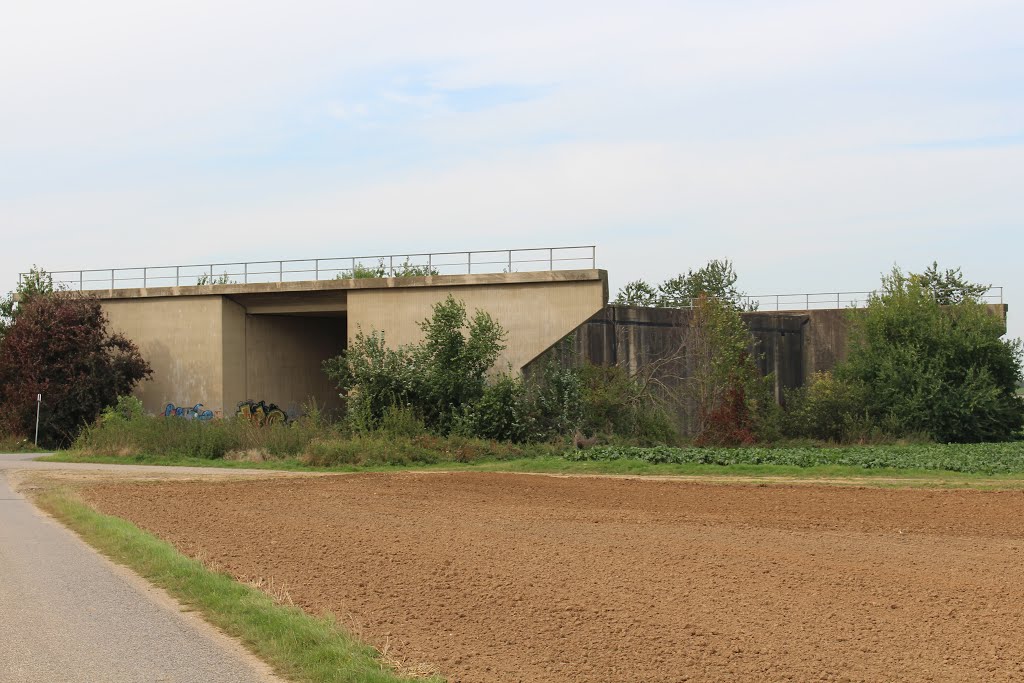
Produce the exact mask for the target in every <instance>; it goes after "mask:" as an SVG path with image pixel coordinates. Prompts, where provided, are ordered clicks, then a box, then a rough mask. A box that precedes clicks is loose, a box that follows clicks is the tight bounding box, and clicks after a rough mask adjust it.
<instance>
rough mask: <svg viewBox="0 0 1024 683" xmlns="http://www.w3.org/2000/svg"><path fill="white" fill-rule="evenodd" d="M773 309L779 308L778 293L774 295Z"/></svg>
mask: <svg viewBox="0 0 1024 683" xmlns="http://www.w3.org/2000/svg"><path fill="white" fill-rule="evenodd" d="M775 310H776V311H778V310H779V295H778V294H776V295H775Z"/></svg>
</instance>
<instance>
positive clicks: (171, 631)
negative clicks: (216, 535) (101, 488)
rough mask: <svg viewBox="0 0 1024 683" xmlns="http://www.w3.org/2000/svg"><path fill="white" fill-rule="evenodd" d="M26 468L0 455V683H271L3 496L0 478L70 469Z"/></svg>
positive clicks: (245, 656) (188, 617)
mask: <svg viewBox="0 0 1024 683" xmlns="http://www.w3.org/2000/svg"><path fill="white" fill-rule="evenodd" d="M28 457H31V456H28ZM25 458H26V456H23V455H21V456H9V455H0V681H3V682H4V683H37V682H38V683H79V682H81V683H122V682H125V683H127V682H132V683H136V682H144V681H145V682H156V681H160V682H161V683H163V682H172V681H173V682H179V681H180V682H181V683H186V682H188V683H195V682H210V683H220V682H224V683H243V682H244V683H248V682H260V683H270V682H275V683H280V680H281V679H279V678H276V677H275V676H273V675H272V674H271V673H270V671H269V669H268V667H266V666H265V665H264V664H262V663H261V662H259V661H258V660H256V659H255V658H254V657H253V656H252V655H251V654H249V653H248V652H247V651H245V650H244V648H242V646H241V645H239V644H238V643H237V642H235V641H233V640H231V639H230V638H228V637H226V636H224V635H223V634H220V633H219V632H217V631H216V630H214V629H213V628H212V627H211V626H209V625H208V624H206V623H205V622H203V621H202V620H201V619H199V618H198V617H197V616H195V615H194V614H191V613H184V612H182V611H180V609H179V608H178V606H177V605H176V604H175V603H174V602H173V601H172V600H171V599H170V598H169V597H168V596H167V595H166V594H165V593H164V592H163V591H161V590H159V589H156V588H154V587H152V586H150V585H149V584H147V583H146V582H145V581H143V580H142V579H140V578H138V577H137V576H135V575H134V574H132V573H130V572H129V571H127V570H126V569H124V568H122V567H118V566H116V565H114V564H113V563H111V562H110V561H108V560H107V559H106V558H104V557H102V556H100V555H99V554H98V553H96V552H95V551H94V550H92V549H91V548H90V547H89V546H87V545H86V544H85V543H83V542H82V541H81V540H79V539H78V537H76V536H75V535H74V534H72V533H71V532H70V531H68V530H67V529H65V528H64V527H62V526H60V525H59V524H57V523H56V522H54V521H53V520H51V519H49V518H48V517H45V516H43V515H42V514H41V513H40V512H39V511H38V510H36V508H35V507H34V506H33V505H32V504H31V503H29V502H28V501H27V500H25V499H24V498H23V497H22V496H20V495H18V494H16V493H14V492H12V490H11V488H10V486H8V483H7V479H6V475H5V474H4V472H3V470H10V469H21V468H26V469H58V468H59V469H72V468H69V467H68V466H67V465H60V466H59V467H58V468H52V467H49V466H45V467H39V465H44V463H27V462H21V461H23V460H24V459H25ZM53 464H56V463H53ZM114 467H117V466H114ZM88 468H89V469H98V468H99V467H98V466H88ZM74 469H77V468H74ZM83 469H85V468H83ZM103 469H105V468H103ZM236 474H237V473H236Z"/></svg>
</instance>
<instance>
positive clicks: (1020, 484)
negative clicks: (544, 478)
mask: <svg viewBox="0 0 1024 683" xmlns="http://www.w3.org/2000/svg"><path fill="white" fill-rule="evenodd" d="M38 459H39V460H45V461H48V462H71V463H98V464H109V465H152V466H193V467H213V468H249V467H251V468H257V469H270V470H288V471H297V472H302V471H308V472H334V473H339V474H340V473H347V472H400V471H416V472H418V471H438V470H441V471H460V472H461V471H469V472H472V471H477V472H513V473H516V472H518V473H528V474H565V475H573V474H586V475H612V476H614V475H619V476H650V477H658V476H665V477H671V476H677V477H679V476H686V477H706V478H708V479H710V480H713V479H729V478H735V477H742V478H764V479H772V478H785V479H805V480H809V481H814V480H829V479H848V480H851V481H852V483H856V484H857V485H860V486H901V487H903V486H928V487H940V488H964V487H971V488H1001V489H1007V488H1024V473H1002V474H983V473H976V472H962V471H953V470H938V469H917V468H889V467H877V468H864V467H858V466H851V465H811V466H807V467H801V466H798V465H770V464H755V465H752V464H731V465H717V464H706V463H651V462H647V461H644V460H636V459H629V458H621V459H615V460H589V461H587V460H583V461H573V460H567V459H565V458H562V457H555V456H546V457H538V458H520V459H515V460H482V461H477V462H475V463H457V462H441V463H434V464H415V465H373V466H369V465H364V466H358V465H338V466H332V467H319V466H317V467H314V466H310V465H305V464H303V463H301V462H299V461H298V460H294V459H282V460H271V461H267V462H259V463H246V462H238V461H232V460H206V459H203V458H175V457H168V456H148V455H140V456H128V457H126V456H105V455H78V454H73V453H72V452H63V453H58V454H55V455H52V456H46V457H43V458H38Z"/></svg>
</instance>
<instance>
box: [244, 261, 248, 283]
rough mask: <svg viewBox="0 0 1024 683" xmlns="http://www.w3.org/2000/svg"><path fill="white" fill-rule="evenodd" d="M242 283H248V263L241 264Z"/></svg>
mask: <svg viewBox="0 0 1024 683" xmlns="http://www.w3.org/2000/svg"><path fill="white" fill-rule="evenodd" d="M242 284H246V285H247V284H249V263H248V262H246V263H243V264H242Z"/></svg>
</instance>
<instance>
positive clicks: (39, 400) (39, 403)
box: [36, 394, 43, 448]
mask: <svg viewBox="0 0 1024 683" xmlns="http://www.w3.org/2000/svg"><path fill="white" fill-rule="evenodd" d="M42 405H43V395H42V394H36V448H39V408H40V406H42Z"/></svg>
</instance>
